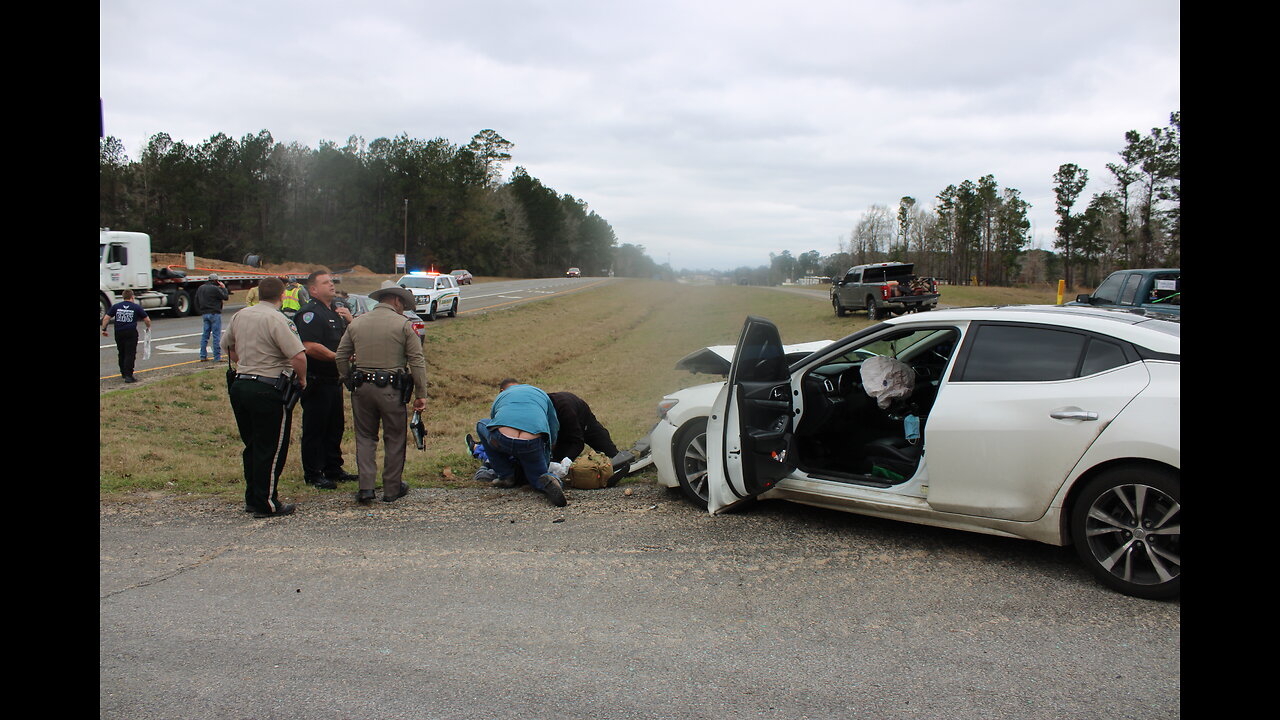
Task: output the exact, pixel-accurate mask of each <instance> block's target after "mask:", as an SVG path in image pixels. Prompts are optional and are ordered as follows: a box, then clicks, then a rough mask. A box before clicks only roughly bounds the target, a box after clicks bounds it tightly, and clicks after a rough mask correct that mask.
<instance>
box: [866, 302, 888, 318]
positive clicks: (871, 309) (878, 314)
mask: <svg viewBox="0 0 1280 720" xmlns="http://www.w3.org/2000/svg"><path fill="white" fill-rule="evenodd" d="M867 318H868V319H871V320H883V319H884V308H882V307H880V306H879V305H877V304H876V299H875V298H873V297H868V298H867Z"/></svg>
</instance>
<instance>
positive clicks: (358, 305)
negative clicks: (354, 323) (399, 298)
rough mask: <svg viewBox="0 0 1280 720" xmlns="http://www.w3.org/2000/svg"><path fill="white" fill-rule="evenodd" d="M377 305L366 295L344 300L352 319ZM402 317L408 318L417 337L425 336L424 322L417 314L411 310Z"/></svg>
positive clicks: (348, 297) (425, 326)
mask: <svg viewBox="0 0 1280 720" xmlns="http://www.w3.org/2000/svg"><path fill="white" fill-rule="evenodd" d="M377 304H378V301H377V300H374V299H373V298H371V297H369V296H368V295H348V296H347V298H346V305H347V308H348V309H349V310H351V315H352V317H360V316H361V315H363V314H365V313H367V312H369V311H370V310H372V309H373V306H374V305H377ZM404 316H405V317H407V318H409V322H410V323H411V324H412V325H413V331H414V332H416V333H418V337H419V338H425V337H426V335H427V323H426V321H424V320H423V319H422V318H421V317H419V316H418V313H416V312H414V311H412V310H405V311H404Z"/></svg>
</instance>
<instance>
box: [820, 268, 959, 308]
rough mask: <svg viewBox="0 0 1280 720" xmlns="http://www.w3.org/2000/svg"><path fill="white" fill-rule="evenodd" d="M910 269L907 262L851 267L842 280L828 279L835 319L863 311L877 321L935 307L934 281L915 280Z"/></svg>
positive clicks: (935, 282) (931, 279) (926, 279)
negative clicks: (854, 311) (855, 311)
mask: <svg viewBox="0 0 1280 720" xmlns="http://www.w3.org/2000/svg"><path fill="white" fill-rule="evenodd" d="M914 268H915V266H914V265H913V264H911V263H901V262H883V263H872V264H870V265H855V266H853V267H851V268H849V271H848V272H846V273H845V274H844V277H834V278H831V307H833V308H835V311H836V317H844V316H845V314H846V313H848V312H851V311H853V310H866V311H867V317H869V318H871V319H872V320H881V319H884V318H887V317H891V316H893V315H896V314H900V313H908V312H923V311H925V310H932V309H933V308H935V307H937V305H938V283H937V281H936V280H935V279H934V278H929V277H926V278H918V277H916V276H915V275H913V274H912V272H911V271H912V270H913V269H914Z"/></svg>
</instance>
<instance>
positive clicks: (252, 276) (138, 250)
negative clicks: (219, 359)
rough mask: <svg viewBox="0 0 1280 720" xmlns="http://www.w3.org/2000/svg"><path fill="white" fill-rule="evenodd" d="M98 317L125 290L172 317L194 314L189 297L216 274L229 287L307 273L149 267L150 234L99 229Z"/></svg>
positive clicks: (298, 277)
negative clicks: (210, 275)
mask: <svg viewBox="0 0 1280 720" xmlns="http://www.w3.org/2000/svg"><path fill="white" fill-rule="evenodd" d="M99 232H100V239H99V244H100V247H99V254H98V268H99V271H100V278H99V292H98V322H102V318H103V316H104V315H106V313H107V310H108V309H109V308H110V307H111V306H112V305H113V304H115V303H116V302H118V301H119V300H120V299H121V298H120V294H121V293H123V292H124V291H125V290H132V291H133V296H134V297H133V300H134V302H136V303H138V304H139V305H141V306H142V307H143V308H144V309H146V311H147V312H151V311H153V310H154V311H157V312H161V313H165V314H168V315H170V316H172V317H179V316H182V315H197V314H199V313H198V311H197V310H196V307H195V303H194V302H193V299H194V298H195V294H196V288H197V287H199V286H200V285H201V284H203V283H205V282H207V281H208V280H209V273H217V274H218V279H219V280H221V281H222V283H223V284H224V285H226V286H227V290H245V289H248V288H251V287H255V286H256V285H257V284H258V283H259V282H261V281H262V280H263V278H268V277H281V276H283V277H287V278H289V279H291V280H301V279H304V278H305V277H306V275H305V274H301V275H299V274H293V273H269V272H256V271H250V270H218V269H216V268H199V267H191V268H187V267H183V266H180V265H166V266H165V267H162V268H153V267H152V266H151V236H150V235H147V234H146V233H140V232H121V231H116V230H111V229H110V228H99Z"/></svg>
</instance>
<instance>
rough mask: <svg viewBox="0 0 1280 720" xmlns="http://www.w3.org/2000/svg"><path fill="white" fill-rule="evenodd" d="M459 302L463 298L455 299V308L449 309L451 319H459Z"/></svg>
mask: <svg viewBox="0 0 1280 720" xmlns="http://www.w3.org/2000/svg"><path fill="white" fill-rule="evenodd" d="M459 302H461V298H454V299H453V306H452V307H450V308H449V317H451V318H452V317H458V303H459Z"/></svg>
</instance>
